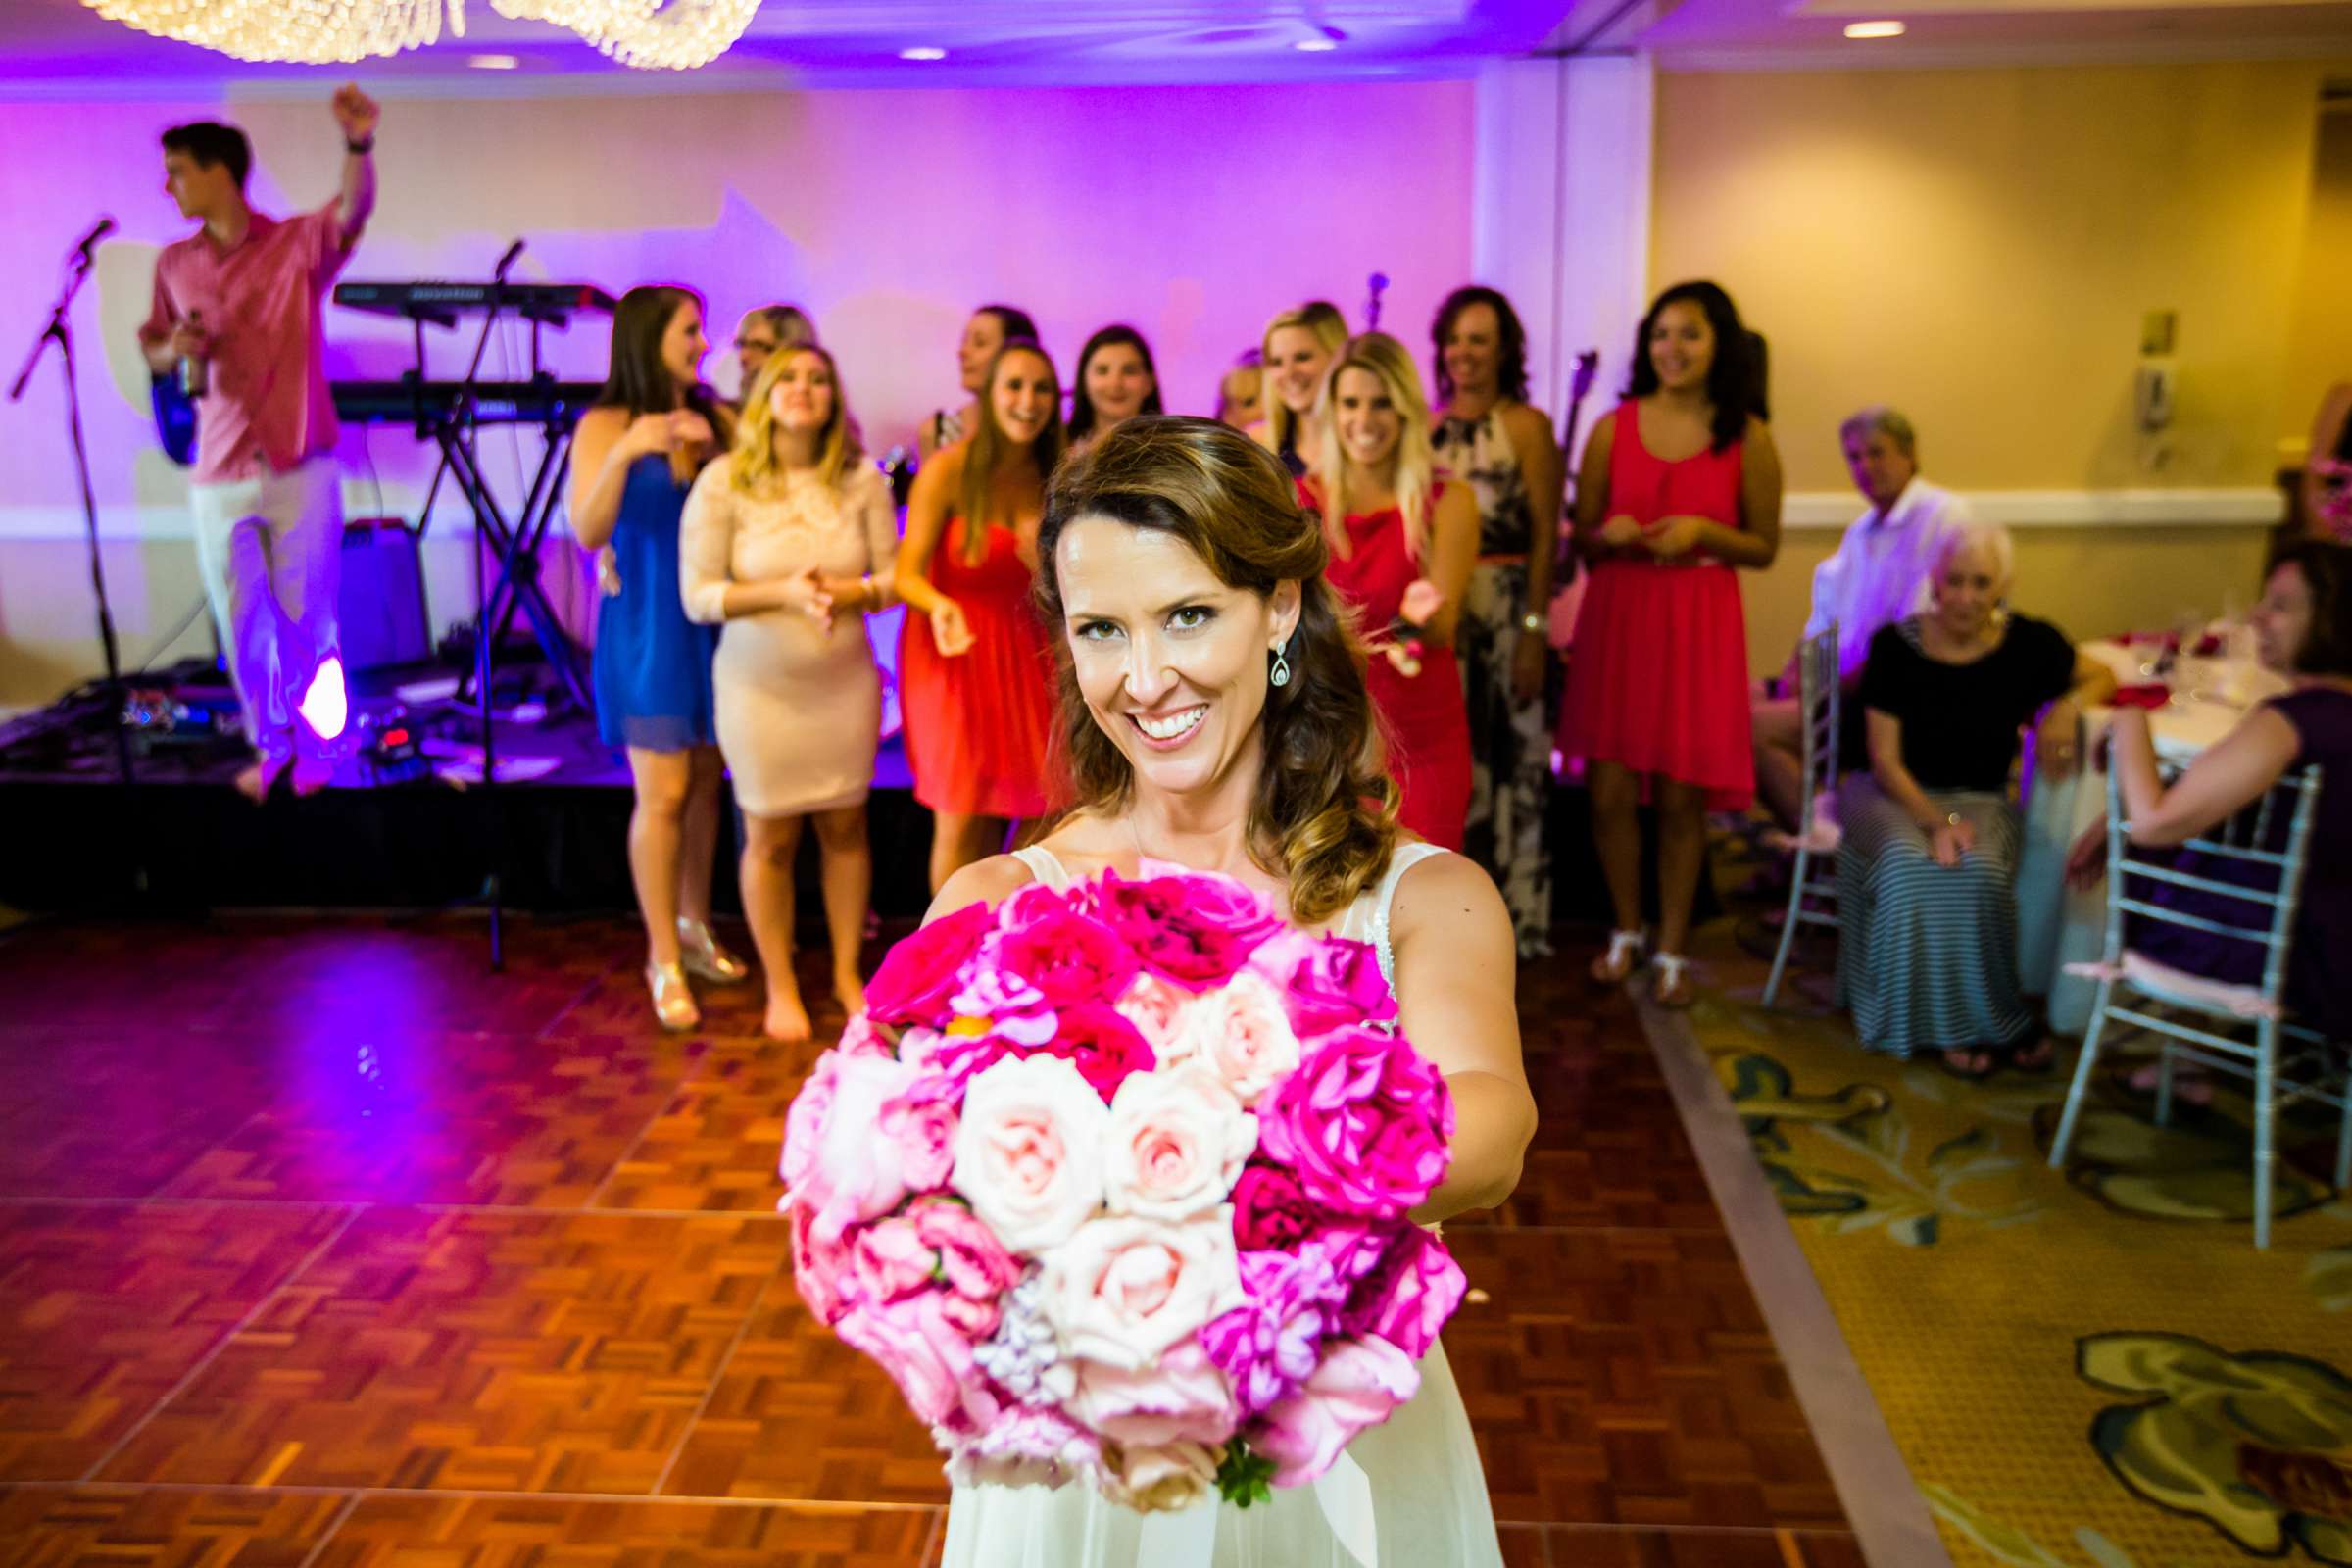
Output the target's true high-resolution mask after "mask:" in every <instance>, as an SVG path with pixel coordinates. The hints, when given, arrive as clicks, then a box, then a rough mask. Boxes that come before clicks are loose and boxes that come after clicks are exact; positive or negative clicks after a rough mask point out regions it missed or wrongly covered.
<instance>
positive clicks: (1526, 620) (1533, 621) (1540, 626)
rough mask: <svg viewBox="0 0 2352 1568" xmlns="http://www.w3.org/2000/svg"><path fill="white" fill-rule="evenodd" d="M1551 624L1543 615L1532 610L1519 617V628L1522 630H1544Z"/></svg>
mask: <svg viewBox="0 0 2352 1568" xmlns="http://www.w3.org/2000/svg"><path fill="white" fill-rule="evenodd" d="M1549 624H1550V622H1548V621H1546V620H1545V619H1544V617H1543V616H1542V615H1539V614H1537V613H1535V612H1534V611H1532V610H1531V611H1529V612H1528V613H1526V614H1524V615H1521V616H1520V617H1519V629H1520V630H1521V631H1543V630H1544V628H1545V627H1546V626H1548V625H1549Z"/></svg>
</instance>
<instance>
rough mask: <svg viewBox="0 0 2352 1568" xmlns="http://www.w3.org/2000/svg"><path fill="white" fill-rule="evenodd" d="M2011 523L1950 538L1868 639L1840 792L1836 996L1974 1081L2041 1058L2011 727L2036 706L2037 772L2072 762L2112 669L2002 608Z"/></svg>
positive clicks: (2041, 1062) (1880, 1029)
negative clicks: (2023, 903)
mask: <svg viewBox="0 0 2352 1568" xmlns="http://www.w3.org/2000/svg"><path fill="white" fill-rule="evenodd" d="M2012 560H2013V552H2012V547H2011V545H2010V542H2009V536H2008V534H2007V533H2006V532H2005V531H2003V530H2001V529H1999V528H1994V527H1985V526H1973V525H1972V526H1970V527H1967V528H1964V529H1961V530H1960V531H1958V532H1957V533H1955V534H1954V535H1953V537H1952V539H1951V541H1950V543H1948V544H1947V545H1945V547H1944V550H1943V554H1942V556H1941V558H1940V560H1939V561H1938V562H1937V564H1936V569H1935V571H1934V573H1933V574H1932V576H1931V578H1930V593H1931V595H1932V603H1931V606H1930V609H1929V610H1928V612H1927V613H1925V614H1921V615H1915V616H1913V617H1911V618H1910V619H1908V620H1905V621H1901V622H1898V623H1897V624H1895V625H1892V626H1887V627H1886V628H1884V629H1882V630H1881V631H1880V632H1879V634H1878V635H1877V636H1876V637H1874V638H1873V639H1871V645H1870V659H1869V662H1867V663H1866V664H1865V665H1864V666H1863V670H1862V689H1861V700H1862V706H1863V709H1864V716H1865V722H1866V724H1867V727H1868V731H1869V738H1870V771H1869V772H1868V773H1865V774H1857V775H1853V776H1849V777H1848V778H1847V780H1846V782H1845V785H1844V787H1843V789H1842V790H1841V791H1840V792H1839V800H1838V819H1839V822H1840V824H1841V826H1842V828H1843V831H1844V843H1843V845H1842V847H1841V848H1840V850H1839V852H1838V918H1839V922H1840V924H1841V926H1842V928H1843V930H1842V936H1843V940H1842V941H1841V943H1840V944H1839V947H1838V1003H1839V1005H1841V1006H1844V1007H1846V1008H1848V1009H1849V1010H1850V1011H1851V1012H1852V1013H1853V1018H1854V1031H1855V1033H1856V1034H1858V1035H1859V1036H1860V1037H1861V1040H1862V1043H1863V1044H1864V1045H1865V1046H1867V1047H1869V1048H1870V1049H1872V1050H1874V1051H1885V1052H1888V1053H1891V1054H1894V1055H1898V1056H1907V1055H1909V1054H1912V1053H1913V1052H1915V1051H1922V1050H1929V1051H1940V1052H1942V1053H1943V1054H1944V1060H1945V1063H1946V1065H1947V1066H1949V1067H1950V1068H1951V1069H1952V1070H1953V1071H1955V1072H1958V1073H1961V1074H1963V1075H1965V1076H1968V1077H1984V1076H1985V1075H1986V1074H1988V1073H1990V1072H1992V1071H1993V1070H1995V1069H1996V1068H1998V1067H1999V1066H2000V1065H2001V1064H2002V1063H2003V1062H2004V1061H2006V1060H2010V1059H2012V1057H2013V1056H2014V1059H2015V1060H2016V1062H2017V1065H2019V1066H2021V1067H2027V1068H2039V1067H2044V1066H2047V1065H2048V1063H2049V1047H2048V1043H2047V1042H2046V1041H2041V1042H2034V1044H2032V1045H2031V1046H2026V1047H2025V1049H2023V1050H2022V1051H2021V1050H2020V1047H2021V1045H2023V1043H2024V1042H2026V1041H2027V1040H2028V1038H2029V1037H2030V1036H2032V1035H2033V1034H2034V1015H2033V1013H2032V1012H2031V1011H2030V1010H2029V1009H2028V1008H2027V1006H2026V1003H2025V996H2024V994H2023V992H2022V991H2021V990H2020V988H2019V985H2018V974H2017V906H2016V898H2015V894H2014V880H2015V876H2016V869H2017V856H2018V848H2019V838H2020V835H2019V830H2018V820H2017V813H2016V811H2015V809H2013V808H2012V807H2011V805H2010V802H2009V774H2010V770H2011V769H2012V768H2013V767H2014V766H2015V765H2016V763H2017V756H2018V744H2019V732H2020V731H2021V730H2022V729H2023V728H2024V726H2025V725H2026V724H2027V723H2028V722H2030V721H2033V720H2034V718H2035V715H2037V714H2038V715H2039V716H2040V725H2041V730H2040V738H2039V742H2038V744H2037V746H2036V749H2035V755H2036V758H2037V761H2036V766H2038V767H2039V768H2041V769H2042V771H2043V774H2044V776H2045V777H2048V776H2053V775H2060V774H2063V773H2065V772H2067V771H2071V769H2072V766H2073V763H2074V748H2075V744H2076V741H2075V737H2076V733H2077V730H2078V727H2079V724H2080V720H2081V717H2082V712H2081V710H2082V705H2084V704H2086V703H2096V702H2103V701H2105V700H2106V699H2107V698H2108V697H2110V696H2112V695H2113V694H2114V690H2115V677H2114V676H2113V675H2111V674H2109V673H2108V671H2107V669H2106V666H2104V665H2103V664H2101V663H2099V662H2098V661H2096V660H2093V659H2086V658H2083V657H2082V656H2081V655H2079V654H2077V653H2076V652H2075V649H2074V645H2073V644H2071V643H2069V642H2068V641H2067V639H2066V636H2065V634H2064V633H2062V632H2060V631H2059V630H2058V628H2057V627H2055V626H2052V625H2050V624H2049V623H2048V622H2047V621H2041V620H2035V619H2033V618H2032V617H2031V616H2027V615H2019V614H2013V613H2010V612H2009V611H2008V610H2007V609H2006V608H2005V606H2004V605H2003V603H2002V601H2003V600H2004V598H2005V597H2006V595H2007V593H2008V589H2009V575H2010V569H2011V562H2012Z"/></svg>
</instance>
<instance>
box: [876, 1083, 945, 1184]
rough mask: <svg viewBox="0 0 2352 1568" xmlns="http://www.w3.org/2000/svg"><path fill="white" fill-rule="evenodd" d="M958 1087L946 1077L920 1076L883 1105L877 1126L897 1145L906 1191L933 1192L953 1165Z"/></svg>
mask: <svg viewBox="0 0 2352 1568" xmlns="http://www.w3.org/2000/svg"><path fill="white" fill-rule="evenodd" d="M957 1098H958V1095H957V1086H956V1084H955V1083H954V1081H953V1080H951V1079H949V1078H947V1077H946V1076H944V1075H942V1076H937V1077H933V1076H928V1075H926V1076H923V1077H919V1078H917V1079H916V1080H915V1081H914V1082H913V1083H911V1084H909V1085H908V1086H907V1088H906V1089H904V1090H902V1091H900V1092H899V1093H898V1094H896V1095H893V1096H892V1097H891V1098H890V1099H888V1100H886V1101H884V1102H883V1103H882V1112H881V1115H880V1117H879V1118H878V1121H877V1123H876V1125H877V1128H878V1130H879V1132H880V1134H881V1136H882V1137H884V1138H887V1139H889V1140H890V1141H891V1142H892V1143H894V1144H896V1145H897V1146H898V1151H899V1173H900V1176H901V1177H902V1178H903V1179H904V1180H905V1182H906V1183H907V1191H909V1192H915V1193H927V1192H936V1191H937V1190H938V1189H940V1188H942V1187H945V1186H946V1185H947V1184H948V1173H949V1171H950V1170H952V1169H954V1168H955V1164H956V1099H957Z"/></svg>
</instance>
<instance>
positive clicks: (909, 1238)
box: [850, 1215, 937, 1301]
mask: <svg viewBox="0 0 2352 1568" xmlns="http://www.w3.org/2000/svg"><path fill="white" fill-rule="evenodd" d="M850 1256H851V1257H852V1258H853V1259H855V1261H856V1265H857V1269H858V1288H859V1290H860V1291H861V1292H862V1294H863V1296H864V1299H866V1300H868V1301H895V1300H897V1299H899V1298H900V1297H902V1296H905V1295H907V1294H908V1293H909V1292H913V1291H921V1290H928V1289H929V1288H930V1285H931V1268H932V1265H933V1264H934V1263H935V1262H936V1261H937V1258H936V1257H935V1255H934V1254H933V1252H932V1250H931V1249H930V1248H928V1247H925V1246H924V1245H923V1240H922V1238H921V1237H920V1236H918V1235H916V1234H915V1230H914V1222H913V1221H911V1220H907V1219H901V1218H899V1217H898V1216H896V1215H893V1216H892V1217H890V1218H888V1219H878V1220H876V1221H874V1223H872V1224H871V1225H861V1226H859V1227H858V1229H857V1231H856V1232H855V1233H854V1239H853V1240H852V1241H851V1243H850Z"/></svg>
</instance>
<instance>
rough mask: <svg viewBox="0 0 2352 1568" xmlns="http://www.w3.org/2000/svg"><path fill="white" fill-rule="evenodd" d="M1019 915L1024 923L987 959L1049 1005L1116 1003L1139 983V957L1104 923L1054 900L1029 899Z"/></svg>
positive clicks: (993, 944) (1003, 935)
mask: <svg viewBox="0 0 2352 1568" xmlns="http://www.w3.org/2000/svg"><path fill="white" fill-rule="evenodd" d="M1019 909H1020V914H1021V916H1022V918H1021V919H1020V920H1019V922H1018V923H1007V924H1005V928H1004V929H1003V930H1002V931H1000V932H999V933H998V935H997V936H996V937H995V938H993V939H992V940H991V941H990V942H989V944H988V949H987V952H988V956H989V958H991V959H993V960H994V961H995V962H996V963H997V964H999V965H1000V966H1002V967H1003V968H1005V970H1007V971H1009V972H1010V973H1013V974H1016V975H1019V976H1020V977H1021V978H1022V979H1024V980H1026V981H1028V982H1029V983H1030V984H1031V985H1033V986H1035V987H1036V988H1037V989H1038V992H1039V993H1040V994H1041V995H1042V996H1044V998H1045V999H1046V1005H1048V1006H1050V1007H1056V1008H1058V1007H1063V1006H1067V1005H1070V1004H1071V1003H1074V1002H1100V1001H1103V999H1105V998H1110V997H1116V996H1117V995H1118V994H1119V993H1120V992H1122V991H1124V990H1126V989H1127V982H1128V981H1130V980H1132V979H1134V978H1135V971H1136V961H1135V954H1134V953H1133V952H1131V951H1130V950H1129V949H1128V946H1127V944H1126V943H1124V942H1122V941H1120V940H1119V939H1118V937H1117V936H1115V935H1113V934H1112V932H1111V930H1110V928H1109V927H1107V926H1105V925H1104V924H1103V922H1102V921H1100V920H1097V919H1094V918H1092V917H1091V916H1089V915H1085V914H1081V913H1079V912H1078V911H1076V910H1074V909H1072V908H1070V907H1069V906H1068V905H1067V904H1065V903H1063V902H1062V901H1061V900H1060V899H1058V898H1053V897H1044V898H1033V899H1030V900H1028V901H1026V902H1025V903H1024V904H1022V905H1021V906H1020V907H1019ZM1011 913H1012V908H1011V907H1007V910H1006V914H1007V916H1008V917H1009V916H1010V915H1011Z"/></svg>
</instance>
